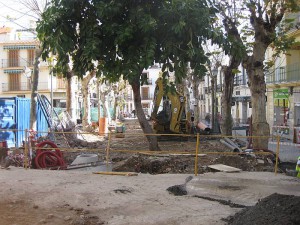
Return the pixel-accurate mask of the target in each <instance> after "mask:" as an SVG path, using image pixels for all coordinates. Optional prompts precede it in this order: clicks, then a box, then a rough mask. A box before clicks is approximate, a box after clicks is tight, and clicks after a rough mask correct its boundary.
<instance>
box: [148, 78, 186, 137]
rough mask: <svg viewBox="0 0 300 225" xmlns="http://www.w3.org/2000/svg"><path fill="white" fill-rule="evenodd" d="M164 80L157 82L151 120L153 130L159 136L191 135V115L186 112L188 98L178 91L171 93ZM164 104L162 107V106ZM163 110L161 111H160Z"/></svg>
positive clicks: (159, 79)
mask: <svg viewBox="0 0 300 225" xmlns="http://www.w3.org/2000/svg"><path fill="white" fill-rule="evenodd" d="M170 89H171V88H170V86H169V85H168V84H166V83H164V80H163V78H161V77H159V78H158V79H157V80H156V87H155V90H154V98H153V110H152V113H151V120H152V121H153V130H154V132H155V133H159V134H171V133H177V134H188V133H191V126H190V124H191V120H190V113H187V112H186V108H185V104H186V98H185V97H184V96H183V95H182V94H180V93H179V92H178V91H175V90H174V91H170ZM161 103H162V105H161ZM160 108H162V110H161V111H158V110H159V109H160Z"/></svg>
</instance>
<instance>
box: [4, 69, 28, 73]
mask: <svg viewBox="0 0 300 225" xmlns="http://www.w3.org/2000/svg"><path fill="white" fill-rule="evenodd" d="M4 73H24V70H22V69H12V70H4Z"/></svg>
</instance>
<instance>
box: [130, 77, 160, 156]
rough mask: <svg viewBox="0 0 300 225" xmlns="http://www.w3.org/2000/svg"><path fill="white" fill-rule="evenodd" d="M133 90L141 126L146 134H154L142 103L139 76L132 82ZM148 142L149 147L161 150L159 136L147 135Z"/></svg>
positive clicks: (153, 149) (152, 149)
mask: <svg viewBox="0 0 300 225" xmlns="http://www.w3.org/2000/svg"><path fill="white" fill-rule="evenodd" d="M130 85H131V87H132V91H133V97H134V105H135V110H136V116H137V118H138V120H139V123H140V126H141V128H142V130H143V132H144V134H153V130H152V128H151V126H150V124H149V122H148V121H147V119H146V116H145V113H144V111H143V107H142V103H141V93H140V81H139V77H138V76H137V78H136V79H135V80H134V81H132V82H131V83H130ZM146 138H147V140H148V142H149V149H150V150H151V151H157V150H160V149H159V147H158V142H157V136H149V135H147V136H146Z"/></svg>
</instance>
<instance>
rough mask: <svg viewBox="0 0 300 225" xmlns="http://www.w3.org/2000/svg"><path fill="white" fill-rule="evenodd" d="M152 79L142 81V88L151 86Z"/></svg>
mask: <svg viewBox="0 0 300 225" xmlns="http://www.w3.org/2000/svg"><path fill="white" fill-rule="evenodd" d="M152 83H153V82H152V79H149V78H147V80H145V81H144V83H143V86H144V85H152Z"/></svg>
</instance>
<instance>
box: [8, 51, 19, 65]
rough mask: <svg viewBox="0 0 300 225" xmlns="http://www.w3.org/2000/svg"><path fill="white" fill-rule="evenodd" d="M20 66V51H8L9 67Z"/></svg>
mask: <svg viewBox="0 0 300 225" xmlns="http://www.w3.org/2000/svg"><path fill="white" fill-rule="evenodd" d="M18 66H19V50H9V51H8V67H18Z"/></svg>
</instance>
